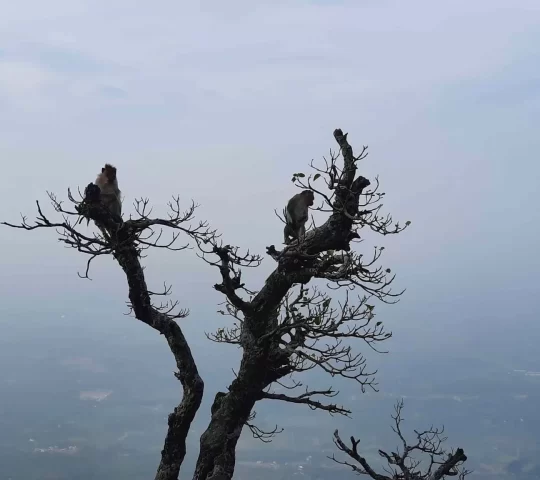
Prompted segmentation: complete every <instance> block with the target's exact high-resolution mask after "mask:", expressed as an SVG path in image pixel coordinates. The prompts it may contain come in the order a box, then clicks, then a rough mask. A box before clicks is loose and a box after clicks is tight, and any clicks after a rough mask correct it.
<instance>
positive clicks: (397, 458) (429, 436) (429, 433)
mask: <svg viewBox="0 0 540 480" xmlns="http://www.w3.org/2000/svg"><path fill="white" fill-rule="evenodd" d="M402 410H403V400H400V401H399V402H397V404H396V406H395V415H392V419H393V420H394V426H393V427H392V430H393V431H394V432H395V433H396V435H397V436H398V437H399V439H400V441H401V444H402V449H401V450H398V451H396V452H391V453H387V452H385V451H383V450H379V455H380V456H381V457H382V458H384V459H385V460H386V462H387V464H388V467H387V468H386V469H385V470H387V471H388V472H389V475H390V476H387V475H382V474H380V473H377V472H376V471H375V470H374V469H373V468H372V467H371V466H370V465H369V463H368V462H367V460H366V459H365V458H364V457H363V456H362V455H360V453H359V451H358V445H359V444H360V440H356V439H355V438H354V437H351V438H350V442H351V443H350V446H348V445H346V444H345V442H343V440H341V438H340V436H339V433H338V431H337V430H336V431H335V432H334V443H335V444H336V446H337V448H338V449H339V450H340V451H342V452H344V453H346V454H347V455H348V456H349V457H350V458H351V459H353V460H354V461H355V462H356V464H355V463H349V462H347V461H343V460H337V459H336V458H335V456H332V457H329V458H331V459H332V460H334V461H335V462H336V463H339V464H341V465H347V466H348V467H350V468H351V469H352V470H353V471H354V472H356V473H359V474H363V475H367V476H369V477H371V478H373V479H374V480H442V479H444V478H446V477H454V476H459V478H460V479H463V478H465V477H466V476H467V475H468V474H469V473H471V472H470V471H469V470H466V469H464V468H462V465H463V463H464V462H465V461H466V460H467V456H466V455H465V453H464V451H463V449H461V448H458V449H456V450H455V451H453V452H450V453H447V452H446V451H445V450H444V449H443V447H442V444H443V443H444V442H445V441H446V437H443V436H442V433H443V431H444V429H437V428H433V427H430V428H429V429H428V430H425V431H422V432H419V431H416V430H415V431H414V432H415V435H416V441H415V443H412V444H411V443H408V442H407V440H406V439H405V436H404V434H403V433H402V429H401V424H402V422H403V417H402ZM413 452H415V453H419V454H424V456H425V457H427V459H428V461H427V462H423V461H422V459H414V458H411V456H410V454H411V453H413ZM423 463H425V464H427V467H425V468H424V469H422V468H421V466H422V464H423ZM437 465H438V467H437V468H436V469H435V470H434V468H435V467H436V466H437Z"/></svg>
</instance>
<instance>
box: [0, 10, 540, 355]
mask: <svg viewBox="0 0 540 480" xmlns="http://www.w3.org/2000/svg"><path fill="white" fill-rule="evenodd" d="M0 4H1V12H2V14H1V16H0V155H1V158H2V159H3V165H4V178H5V183H4V187H3V189H2V190H1V192H0V218H1V219H3V220H17V219H18V212H19V211H23V212H24V213H25V214H28V215H29V216H31V215H32V214H33V212H34V200H35V199H40V200H42V201H44V202H45V199H46V195H45V191H46V190H52V191H55V192H57V193H58V194H61V195H63V194H64V192H65V191H66V189H67V187H68V186H71V187H72V188H76V187H77V186H81V187H83V186H84V185H86V184H87V183H88V182H89V181H92V180H93V179H94V177H95V174H96V173H97V172H98V171H99V169H100V167H101V166H102V165H103V163H104V162H112V163H114V164H115V165H116V166H117V167H118V172H119V181H120V187H121V189H122V191H123V194H124V198H125V207H124V209H125V211H126V212H129V211H131V203H132V201H133V199H134V198H135V197H140V196H148V197H150V198H151V199H152V201H153V202H154V204H155V210H154V212H155V213H156V214H159V213H164V212H165V209H164V204H165V202H166V201H167V200H168V199H169V196H170V195H172V194H177V193H179V194H180V195H181V198H182V199H184V200H185V202H186V205H187V202H188V201H189V199H190V198H194V199H195V200H196V201H197V202H199V203H201V204H202V206H201V208H200V210H199V215H200V216H201V217H202V218H206V219H208V220H209V221H210V222H211V224H212V225H213V226H215V227H218V228H219V229H220V231H221V232H222V233H223V235H224V239H225V241H227V242H231V243H236V244H239V245H241V246H243V247H250V248H251V249H252V250H254V251H257V252H259V253H264V251H265V250H264V248H265V246H266V245H270V244H276V245H277V244H279V242H280V241H281V232H282V228H281V224H280V222H279V220H278V219H277V218H276V217H275V215H274V213H273V209H274V208H278V209H281V208H282V207H283V205H284V203H285V202H286V200H287V198H288V197H289V196H291V195H292V194H293V193H294V192H295V190H294V188H293V186H292V184H291V183H290V177H291V173H293V172H297V171H302V170H304V171H306V170H307V167H306V165H307V164H308V163H309V161H310V160H311V159H315V160H321V158H322V156H323V155H325V154H327V153H328V150H329V148H335V146H336V145H335V142H334V140H333V137H332V132H333V130H334V129H335V128H338V127H339V128H342V129H344V130H345V131H348V132H349V140H350V141H351V142H352V144H353V146H354V147H355V148H356V149H357V150H358V149H359V148H361V146H362V145H364V144H367V145H369V147H370V152H371V154H370V156H369V157H368V160H366V161H365V162H364V164H363V165H362V166H361V168H362V174H364V175H365V176H367V177H368V178H374V176H375V175H376V174H379V175H380V180H381V183H382V188H383V189H384V190H385V191H386V192H387V198H386V201H385V209H386V211H388V212H392V213H393V214H394V216H395V218H396V219H400V220H401V221H405V220H411V221H412V225H411V228H410V229H409V230H408V231H407V232H405V233H403V234H402V235H400V236H399V237H396V238H392V239H388V238H385V239H380V238H376V237H375V236H373V235H367V238H366V241H365V242H364V244H362V245H361V247H360V248H365V249H371V247H372V246H373V245H381V244H384V245H385V246H386V247H387V249H386V252H385V253H386V256H385V257H384V263H385V266H389V267H391V268H392V269H393V270H394V271H396V272H397V273H398V279H397V286H399V287H407V289H408V291H407V293H406V295H405V297H404V299H403V301H402V303H401V305H399V306H395V307H393V308H391V309H388V310H387V311H388V316H387V317H385V318H381V319H382V320H388V322H389V325H390V328H392V329H393V330H394V332H395V335H396V337H395V339H393V340H392V341H393V342H394V344H395V345H396V348H397V344H398V343H399V339H400V338H407V337H410V336H412V335H414V336H416V337H417V338H418V340H419V341H420V343H421V344H423V345H424V346H425V348H426V349H427V348H436V347H437V346H438V345H439V343H440V342H441V341H444V342H449V343H450V344H452V343H454V344H456V345H459V346H460V347H463V346H471V348H472V347H473V346H476V345H479V344H483V345H484V347H486V348H488V349H489V350H490V351H493V353H496V352H497V350H498V349H499V348H500V346H501V345H500V342H499V343H497V342H496V341H495V340H493V341H492V338H495V337H496V336H497V335H496V334H498V336H499V337H500V336H501V335H502V334H504V338H505V340H506V341H508V345H510V346H511V348H514V349H518V348H520V345H521V344H525V343H527V342H529V343H530V342H531V340H526V338H524V337H526V335H524V330H523V329H524V328H529V327H530V326H531V325H532V324H533V321H534V320H535V319H537V317H538V314H539V313H540V309H539V307H538V303H537V301H536V297H535V295H537V293H538V289H539V287H540V281H539V280H538V274H537V272H538V269H539V267H540V256H539V254H538V243H539V242H538V240H539V233H540V227H539V221H540V215H539V213H538V200H537V197H536V193H537V190H538V189H537V184H538V179H539V178H540V168H539V167H538V161H537V159H536V158H535V157H536V156H537V152H538V151H539V149H540V136H539V134H538V125H539V120H540V115H539V113H540V53H539V52H540V51H539V49H538V45H540V3H539V2H538V1H537V0H530V1H524V0H521V1H520V0H514V1H508V0H505V1H503V0H476V1H474V2H471V1H465V0H453V1H451V2H450V1H447V2H434V1H432V0H424V1H407V2H405V1H389V0H377V1H375V0H366V1H363V0H355V1H330V0H328V1H324V0H322V1H320V0H319V1H300V0H297V1H293V0H289V1H287V2H285V1H270V0H268V1H264V2H262V1H255V0H250V1H247V0H246V1H228V2H223V1H212V2H211V1H202V2H178V1H176V2H173V1H168V0H167V1H160V2H148V1H147V2H142V1H134V0H115V1H114V2H111V1H102V0H88V1H83V0H51V1H47V2H44V1H38V0H19V1H17V2H8V1H7V0H2V1H1V2H0ZM49 211H50V210H49ZM51 213H52V212H51ZM56 237H57V235H56V234H55V232H53V231H47V232H33V233H26V232H20V231H11V230H8V229H5V228H2V230H1V235H0V245H1V249H0V264H1V265H2V266H3V268H2V269H1V271H0V284H1V285H2V292H3V296H4V298H3V300H2V302H3V307H2V308H3V309H4V310H6V311H13V310H14V309H18V311H19V312H20V313H21V314H24V313H25V312H26V313H32V314H34V313H36V312H40V311H42V309H46V310H47V309H48V310H51V311H58V312H61V311H62V309H63V308H71V309H72V310H73V309H74V308H79V309H81V310H83V311H84V312H85V314H90V312H93V311H101V310H102V309H104V308H106V306H108V305H109V304H110V305H113V307H114V308H113V310H112V311H113V313H112V314H111V315H114V316H115V320H116V319H118V321H125V320H124V318H125V317H122V315H121V313H122V312H124V311H125V307H124V302H125V300H127V297H126V295H125V293H126V287H125V283H124V279H123V277H122V273H121V272H120V270H119V269H118V268H116V266H115V265H114V264H113V261H112V260H111V259H104V260H102V261H101V262H99V263H98V264H96V266H95V269H94V272H93V278H94V281H93V282H88V281H86V282H85V281H83V280H79V279H78V278H77V276H76V271H77V269H80V268H82V267H83V265H84V262H85V261H86V258H84V257H83V256H81V255H78V254H76V252H71V251H67V250H65V249H64V248H63V247H62V246H61V245H59V244H58V243H56ZM145 262H146V264H147V265H148V269H147V273H148V275H149V280H150V283H151V285H153V286H154V288H155V289H157V288H159V286H160V285H161V284H162V282H163V280H167V281H169V282H172V283H173V286H174V288H175V294H176V297H177V298H179V299H180V300H181V302H182V304H183V305H184V306H185V307H188V308H190V309H191V310H192V316H191V317H190V319H189V321H187V323H186V324H187V325H189V326H188V327H187V328H188V329H189V330H190V331H192V332H194V333H193V336H194V341H199V340H198V339H199V337H200V338H201V340H200V341H202V330H203V327H202V326H201V325H203V326H206V325H208V324H209V323H210V322H211V321H212V322H214V323H215V324H217V323H218V322H221V321H222V318H221V317H219V318H218V317H215V316H214V315H213V313H212V312H214V311H215V309H216V304H217V303H218V302H219V301H221V298H220V296H219V295H218V294H217V293H216V292H213V290H212V288H211V286H212V285H213V283H215V282H216V281H217V280H218V272H217V271H212V269H210V267H208V266H206V264H204V263H202V262H201V261H200V260H198V259H197V258H196V257H195V255H194V254H193V253H189V252H184V253H180V254H167V255H165V254H163V253H162V252H158V253H156V254H155V255H152V256H151V257H150V258H149V259H147V260H146V261H145ZM272 268H273V265H272V261H271V260H270V259H266V260H265V262H264V264H263V267H261V269H260V271H259V273H255V274H252V275H251V276H250V277H248V278H249V279H252V280H253V283H252V284H250V287H251V288H253V289H258V288H260V286H261V285H262V278H263V275H265V274H267V273H269V272H270V270H271V269H272ZM110 290H112V292H111V291H110ZM116 293H117V294H118V296H116V297H115V296H114V294H116ZM67 294H69V295H67ZM42 299H46V303H45V304H42V305H38V304H37V302H36V300H40V301H41V300H42ZM21 301H22V302H21ZM66 304H67V305H66ZM465 324H467V325H471V326H472V327H471V332H472V333H469V331H464V330H463V327H464V325H465ZM481 332H483V333H482V336H481V337H480V338H478V337H477V335H479V334H480V333H481ZM441 334H442V335H441ZM491 334H493V337H492V336H491ZM529 338H530V337H529ZM531 348H532V347H531Z"/></svg>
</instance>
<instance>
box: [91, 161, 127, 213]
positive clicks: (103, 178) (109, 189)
mask: <svg viewBox="0 0 540 480" xmlns="http://www.w3.org/2000/svg"><path fill="white" fill-rule="evenodd" d="M95 184H96V185H97V186H98V187H99V190H100V192H101V193H100V201H101V203H102V205H105V206H106V207H107V208H108V209H109V210H110V211H111V213H112V214H113V215H118V216H119V217H121V216H122V200H121V198H120V190H119V188H118V179H117V178H116V167H113V166H112V165H111V164H109V163H106V164H105V166H104V167H103V168H102V169H101V173H100V174H99V175H98V176H97V178H96V182H95Z"/></svg>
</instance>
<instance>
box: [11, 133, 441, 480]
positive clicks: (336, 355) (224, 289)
mask: <svg viewBox="0 0 540 480" xmlns="http://www.w3.org/2000/svg"><path fill="white" fill-rule="evenodd" d="M334 138H335V140H336V142H337V144H338V146H339V151H338V152H336V153H334V152H332V151H331V152H330V157H329V158H328V159H325V166H324V167H323V168H318V167H316V166H315V165H314V164H313V162H312V164H311V166H312V168H313V169H314V170H315V173H314V174H312V175H309V176H308V177H307V178H306V176H305V175H304V174H303V173H297V174H294V175H293V182H294V183H295V184H296V186H298V187H299V188H301V189H310V190H312V191H313V192H314V193H315V195H316V196H318V198H319V200H320V205H318V206H316V208H315V210H318V212H319V213H318V214H325V215H326V217H327V218H326V220H325V221H324V223H322V224H321V225H319V226H315V225H313V228H311V229H310V230H308V232H307V234H306V236H305V238H304V239H303V240H302V241H301V242H298V241H296V242H292V243H291V244H290V245H287V246H286V247H285V248H284V249H283V250H277V249H276V248H275V246H273V245H271V246H269V247H267V255H268V257H269V258H270V259H271V260H272V261H274V262H275V263H276V268H275V269H274V271H273V272H272V273H271V274H270V275H269V276H268V278H267V279H266V281H265V283H264V285H263V286H262V288H260V290H258V291H252V290H250V289H248V288H247V287H246V286H245V284H244V283H242V279H241V273H242V269H243V268H249V267H257V266H259V265H260V264H261V262H262V257H261V256H259V255H254V254H251V253H249V251H248V252H247V253H245V254H244V253H240V250H239V248H238V247H233V246H230V245H226V244H224V243H223V242H222V241H221V239H220V236H219V235H217V233H216V232H215V231H214V230H211V229H210V228H209V227H208V225H207V224H206V223H205V222H199V223H198V224H197V225H196V226H194V227H193V226H190V222H191V221H192V220H193V218H194V211H195V208H196V206H195V204H193V203H192V205H191V207H190V208H188V210H187V211H185V212H182V211H181V209H180V206H179V200H178V199H174V201H173V202H171V203H170V204H169V207H170V209H171V213H170V214H169V218H168V219H160V218H152V217H150V213H151V212H149V211H148V201H147V200H139V201H137V202H136V204H135V207H136V212H137V217H136V218H130V219H129V220H126V221H122V219H120V218H115V217H114V216H113V215H111V214H110V212H108V210H106V209H104V208H103V207H102V206H101V204H100V202H99V191H96V189H95V186H93V185H92V184H90V185H89V186H88V187H87V189H86V190H85V194H84V195H83V196H82V200H81V201H76V200H74V198H73V197H72V195H71V193H70V192H69V191H68V197H69V199H70V201H71V202H72V203H74V205H75V207H74V211H71V210H69V209H65V208H64V206H63V204H62V202H59V201H58V200H57V199H56V197H55V196H54V195H52V194H49V197H50V200H51V202H52V205H53V207H54V209H55V210H56V212H58V213H59V214H61V216H62V221H59V222H52V221H50V220H49V219H48V218H47V217H46V216H45V215H44V213H43V211H42V209H41V206H40V205H39V203H38V204H37V208H38V217H37V219H36V220H35V222H33V223H28V222H27V220H26V218H24V217H23V220H22V223H21V224H19V225H14V224H10V223H5V225H8V226H10V227H14V228H22V229H25V230H34V229H37V228H53V229H55V230H56V231H57V232H58V234H59V235H60V240H61V241H62V242H64V243H65V244H67V245H68V246H70V247H73V248H76V249H77V250H78V251H80V252H83V253H85V254H87V255H89V260H88V262H87V268H86V272H85V273H84V275H82V276H83V277H88V272H89V267H90V264H91V262H92V261H93V260H94V259H95V258H96V257H98V256H100V255H109V254H110V255H112V256H113V257H114V258H115V260H116V261H117V262H118V264H119V265H120V266H121V268H122V269H123V270H124V272H125V274H126V279H127V283H128V287H129V299H130V305H131V308H132V311H133V313H134V315H135V317H136V318H137V319H139V320H141V321H142V322H144V323H146V324H148V325H149V326H151V327H152V328H154V329H156V330H157V331H158V332H160V333H161V334H163V335H165V337H166V339H167V341H168V343H169V347H170V349H171V352H172V353H173V355H174V357H175V359H176V364H177V366H178V372H177V373H176V376H177V378H178V379H179V380H180V382H181V384H182V387H183V398H182V401H181V402H180V404H179V405H178V407H176V408H175V410H174V412H173V413H171V414H170V415H169V419H168V425H169V428H168V432H167V436H166V439H165V444H164V448H163V450H162V458H161V462H160V465H159V468H158V471H157V474H156V477H155V478H156V480H176V479H177V478H178V474H179V470H180V466H181V464H182V461H183V459H184V456H185V452H186V437H187V434H188V431H189V428H190V426H191V422H192V420H193V418H194V416H195V413H196V412H197V410H198V408H199V406H200V403H201V399H202V395H203V381H202V379H201V378H200V376H199V374H198V371H197V367H196V365H195V362H194V359H193V357H192V355H191V351H190V349H189V346H188V344H187V342H186V340H185V337H184V335H183V333H182V330H181V328H180V327H179V325H178V324H177V323H176V321H175V320H176V319H177V318H182V317H185V316H187V314H188V312H187V310H180V311H179V312H175V311H174V308H175V307H176V304H175V303H172V304H170V303H169V304H165V305H163V304H162V305H155V304H154V303H153V302H152V297H153V296H155V295H158V294H157V293H153V292H151V291H150V290H149V289H148V287H147V285H146V281H145V277H144V271H143V268H142V266H141V263H140V259H141V256H142V253H143V251H145V250H146V249H148V248H150V247H157V248H166V249H169V250H183V249H185V248H187V246H188V244H186V245H182V246H177V245H176V241H177V240H178V237H179V235H180V234H185V235H186V236H187V237H188V239H189V240H190V241H191V242H192V243H194V245H195V246H196V247H197V248H198V250H199V252H200V253H199V256H200V257H201V258H202V259H203V260H204V261H206V262H207V263H208V264H210V265H211V266H214V267H217V268H218V270H219V272H220V283H218V284H216V285H215V286H214V288H215V289H216V290H217V291H219V292H221V293H222V294H223V295H224V296H225V307H224V309H223V310H221V313H222V314H223V315H226V316H230V317H232V319H233V321H232V325H231V326H229V327H226V328H221V329H219V330H218V331H217V332H216V333H214V334H211V335H208V336H209V338H210V339H212V340H214V341H216V342H223V343H229V344H235V345H238V346H240V347H241V348H242V351H243V355H242V360H241V363H240V366H239V368H238V370H237V373H236V378H235V379H234V380H233V382H232V383H231V384H230V385H229V387H228V389H227V392H219V393H218V394H217V395H216V397H215V399H214V402H213V405H212V407H211V418H210V422H209V425H208V427H207V429H206V431H205V432H204V433H203V434H202V436H201V439H200V451H199V456H198V460H197V464H196V468H195V472H194V475H193V479H194V480H210V479H212V480H227V479H231V478H232V477H233V473H234V467H235V451H236V445H237V442H238V439H239V437H240V434H241V432H242V430H243V428H244V426H247V427H248V428H249V429H250V430H251V432H252V433H253V435H254V436H255V437H256V438H260V439H261V440H263V441H269V440H270V439H271V438H272V436H273V435H274V434H276V433H277V432H278V427H276V429H274V430H272V431H270V432H265V431H263V430H261V429H260V428H258V427H257V426H256V425H254V424H253V420H254V418H255V410H254V407H255V405H256V403H257V402H259V401H261V400H280V401H284V402H289V403H294V404H297V405H306V406H308V407H309V408H311V409H314V410H323V411H326V412H329V413H331V414H336V413H337V414H342V415H348V414H349V413H350V412H349V410H348V409H347V408H346V407H343V406H340V405H338V404H336V403H333V402H332V401H331V400H328V399H331V398H333V397H335V396H336V395H337V393H338V392H337V391H335V390H334V389H333V388H332V387H327V386H324V387H322V388H318V387H316V388H315V387H314V388H309V387H307V386H305V385H303V383H302V381H301V380H300V379H299V375H301V373H302V372H305V371H308V370H312V369H319V370H321V371H323V372H325V373H327V374H329V375H330V377H336V376H338V377H342V378H345V379H349V380H351V381H354V382H357V384H358V385H359V386H360V387H361V389H362V390H365V389H366V388H371V389H374V390H376V385H377V384H376V380H375V377H374V375H375V373H376V371H371V370H369V369H368V367H367V365H366V360H365V358H364V356H363V355H362V354H361V353H358V352H357V351H355V350H354V348H355V347H356V345H355V344H356V343H358V342H360V343H361V344H365V345H367V347H369V348H371V349H373V350H375V351H379V349H378V344H379V343H380V342H382V341H384V340H386V339H387V338H389V337H390V336H391V333H390V332H387V331H386V330H385V329H384V326H383V324H382V322H381V321H375V315H376V314H375V305H374V303H373V302H374V301H381V302H384V303H395V302H396V301H397V300H398V297H399V296H400V295H401V294H402V293H403V292H401V291H400V292H397V293H396V292H393V291H392V289H391V285H392V283H393V281H394V275H393V274H392V273H391V270H390V269H388V268H383V267H382V266H380V265H379V260H380V257H381V255H382V252H383V249H384V248H383V247H380V248H378V247H375V248H374V250H373V251H372V253H371V254H368V255H365V254H362V253H358V252H354V251H353V250H352V248H351V245H352V244H353V243H355V242H359V241H360V240H361V238H360V234H359V232H360V231H361V230H362V229H364V230H365V231H372V232H375V233H377V234H380V235H389V234H396V233H399V232H401V231H402V230H403V229H404V228H405V227H406V226H407V225H408V224H409V222H407V223H406V224H405V225H403V226H400V225H399V223H394V222H393V220H392V217H391V216H389V215H386V216H384V215H382V214H381V207H382V204H381V200H382V199H383V197H384V194H383V193H379V191H378V187H379V184H378V180H377V181H376V182H375V186H374V187H372V188H371V189H370V188H369V187H370V186H371V182H370V181H369V180H367V179H366V178H364V177H362V176H360V175H357V168H358V164H359V163H360V162H361V161H362V160H363V159H365V158H366V156H367V147H364V148H363V149H362V151H361V153H360V154H359V155H354V154H353V150H352V147H351V146H350V145H349V143H348V140H347V134H343V132H342V131H341V130H339V129H338V130H335V131H334ZM323 182H324V183H325V184H326V188H324V189H323V188H321V187H319V185H322V184H323ZM81 216H82V217H83V218H86V219H88V220H89V221H93V222H95V224H96V225H97V227H98V230H99V232H98V233H95V234H85V233H82V232H81V231H80V229H79V230H78V229H77V228H76V227H77V224H78V222H77V221H78V219H79V218H80V217H81ZM157 228H159V229H160V231H159V233H158V232H157V230H156V229H157ZM163 228H170V229H172V232H173V236H172V239H171V240H169V241H162V230H161V229H163ZM316 280H319V281H322V282H325V283H326V286H327V289H328V290H324V291H323V290H322V289H321V288H320V287H319V286H317V285H314V286H311V287H309V286H308V284H309V283H310V282H312V281H316ZM335 290H340V292H336V293H335V294H333V297H334V298H333V299H332V297H331V296H330V294H329V293H328V292H333V291H335ZM355 292H357V293H356V294H355ZM358 292H360V293H359V294H358ZM169 293H170V289H169V288H167V287H166V288H165V290H164V291H163V292H162V293H160V294H161V295H168V294H169ZM338 297H339V298H338ZM354 297H356V298H354ZM276 386H279V387H280V388H281V392H276ZM283 391H286V392H287V393H282V392H283ZM352 451H354V450H352ZM374 478H386V477H374ZM396 478H410V479H413V478H416V477H412V476H408V477H396ZM418 478H420V477H418ZM434 478H435V477H434ZM440 478H442V477H440Z"/></svg>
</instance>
